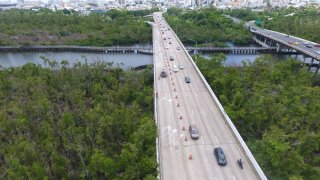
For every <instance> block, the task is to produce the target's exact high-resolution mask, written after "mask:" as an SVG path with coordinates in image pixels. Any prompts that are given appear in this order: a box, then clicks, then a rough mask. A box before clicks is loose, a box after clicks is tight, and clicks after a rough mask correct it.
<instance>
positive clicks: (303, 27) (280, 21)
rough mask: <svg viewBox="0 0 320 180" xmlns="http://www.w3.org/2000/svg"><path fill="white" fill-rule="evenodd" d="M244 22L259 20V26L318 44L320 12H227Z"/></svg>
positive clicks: (294, 9)
mask: <svg viewBox="0 0 320 180" xmlns="http://www.w3.org/2000/svg"><path fill="white" fill-rule="evenodd" d="M227 13H228V14H230V15H231V16H234V17H238V18H240V19H243V20H244V21H251V20H256V19H259V20H261V21H262V24H261V26H262V27H264V28H266V29H270V30H275V31H279V32H282V33H286V34H290V35H293V36H297V37H300V38H303V39H307V40H310V41H313V42H317V43H320V31H319V27H320V18H319V17H320V10H319V9H316V8H314V7H309V8H293V7H290V8H285V9H270V10H265V11H263V12H253V11H251V10H250V9H234V10H230V11H228V12H227Z"/></svg>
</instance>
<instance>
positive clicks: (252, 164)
mask: <svg viewBox="0 0 320 180" xmlns="http://www.w3.org/2000/svg"><path fill="white" fill-rule="evenodd" d="M165 23H166V24H167V25H168V26H169V24H168V23H167V22H166V21H165ZM169 27H170V26H169ZM170 29H172V28H171V27H170ZM172 33H173V35H174V36H175V37H176V39H177V40H178V42H179V44H180V46H181V47H182V49H183V51H184V52H185V53H186V54H187V56H188V58H189V60H190V61H191V63H192V65H193V67H194V69H195V70H196V72H197V74H198V75H199V76H200V78H201V80H202V82H203V83H204V85H205V86H206V87H207V90H208V91H209V93H210V94H211V97H212V98H213V100H214V102H215V104H216V105H217V106H218V108H219V110H220V114H221V116H222V117H223V118H224V120H225V121H226V123H227V125H228V127H229V129H230V130H231V132H232V133H233V136H234V138H235V139H236V140H237V141H238V143H239V144H240V147H242V151H243V152H244V154H245V156H246V157H245V158H246V160H247V162H249V166H250V167H251V169H254V171H253V172H254V173H255V175H256V176H258V177H259V178H260V179H262V180H267V177H266V176H265V174H264V173H263V171H262V169H261V168H260V166H259V164H258V163H257V161H256V160H255V158H254V157H253V155H252V153H251V151H250V150H249V148H248V146H247V145H246V143H245V142H244V140H243V139H242V137H241V136H240V134H239V132H238V130H237V129H236V127H235V126H234V124H233V122H232V121H231V119H230V118H229V116H228V115H227V113H226V112H225V111H224V108H223V107H222V105H221V103H220V102H219V100H218V98H217V96H216V95H215V93H214V92H213V91H212V89H211V87H210V85H209V84H208V82H207V81H206V79H205V78H204V76H203V75H202V73H201V71H200V70H199V68H198V67H197V65H196V64H195V62H194V61H193V59H192V57H191V56H190V54H189V53H188V52H187V50H186V49H185V48H184V45H183V44H182V42H181V41H180V39H179V38H178V36H177V35H176V34H175V32H174V31H172Z"/></svg>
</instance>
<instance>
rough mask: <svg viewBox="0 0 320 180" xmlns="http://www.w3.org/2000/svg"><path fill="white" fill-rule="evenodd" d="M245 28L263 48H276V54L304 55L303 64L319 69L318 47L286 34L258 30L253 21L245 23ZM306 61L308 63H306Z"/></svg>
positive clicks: (319, 49)
mask: <svg viewBox="0 0 320 180" xmlns="http://www.w3.org/2000/svg"><path fill="white" fill-rule="evenodd" d="M246 27H247V28H248V29H249V30H250V31H251V33H252V34H253V35H254V38H253V40H254V41H256V42H257V43H258V44H260V45H262V46H264V47H266V48H267V47H273V48H276V49H277V50H276V51H277V52H295V53H300V54H302V55H304V57H305V58H304V63H305V64H309V69H310V68H311V67H315V66H316V67H317V71H318V70H319V68H320V64H319V61H320V47H319V46H320V45H319V44H317V43H315V42H311V41H308V40H305V39H301V38H298V37H294V36H291V35H288V34H283V33H279V32H276V31H271V30H268V29H263V28H259V27H257V26H255V25H254V22H253V21H250V22H248V23H246ZM317 46H318V47H317ZM306 60H308V61H309V62H306Z"/></svg>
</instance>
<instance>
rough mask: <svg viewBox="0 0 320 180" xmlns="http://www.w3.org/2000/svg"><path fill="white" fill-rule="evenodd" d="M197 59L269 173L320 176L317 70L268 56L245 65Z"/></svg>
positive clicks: (271, 176) (220, 58)
mask: <svg viewBox="0 0 320 180" xmlns="http://www.w3.org/2000/svg"><path fill="white" fill-rule="evenodd" d="M195 60H196V63H197V65H198V67H199V68H200V70H201V72H202V73H203V74H204V76H205V78H206V79H207V81H208V83H209V84H210V86H211V87H212V89H213V90H214V92H215V93H216V94H217V96H218V97H219V100H220V101H221V103H222V104H223V106H224V108H225V110H226V111H227V113H228V115H229V116H230V117H231V119H232V121H233V122H234V124H235V125H236V127H237V129H238V130H239V132H240V134H241V135H242V137H243V138H244V139H245V141H246V143H247V145H248V146H249V148H250V149H251V151H252V152H253V154H254V157H255V158H256V160H257V161H258V163H259V164H260V166H261V167H262V169H263V171H264V172H265V173H266V175H267V177H268V178H269V179H310V180H316V179H319V177H320V169H319V166H320V156H319V154H320V122H319V117H320V111H319V108H320V101H319V97H320V87H319V85H320V79H319V75H316V76H315V75H314V74H313V73H310V72H309V71H307V70H306V68H303V67H302V66H301V62H298V61H296V60H292V59H289V60H286V61H281V60H279V59H277V58H275V57H272V56H264V57H261V58H258V59H257V60H256V61H255V62H254V63H252V64H248V63H244V64H243V67H225V66H223V65H222V64H223V63H222V62H223V61H224V56H223V55H217V56H214V57H212V59H211V60H205V59H203V58H201V57H200V56H197V57H196V58H195Z"/></svg>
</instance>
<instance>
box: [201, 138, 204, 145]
mask: <svg viewBox="0 0 320 180" xmlns="http://www.w3.org/2000/svg"><path fill="white" fill-rule="evenodd" d="M200 139H201V142H202V144H204V142H203V139H202V136H200Z"/></svg>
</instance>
